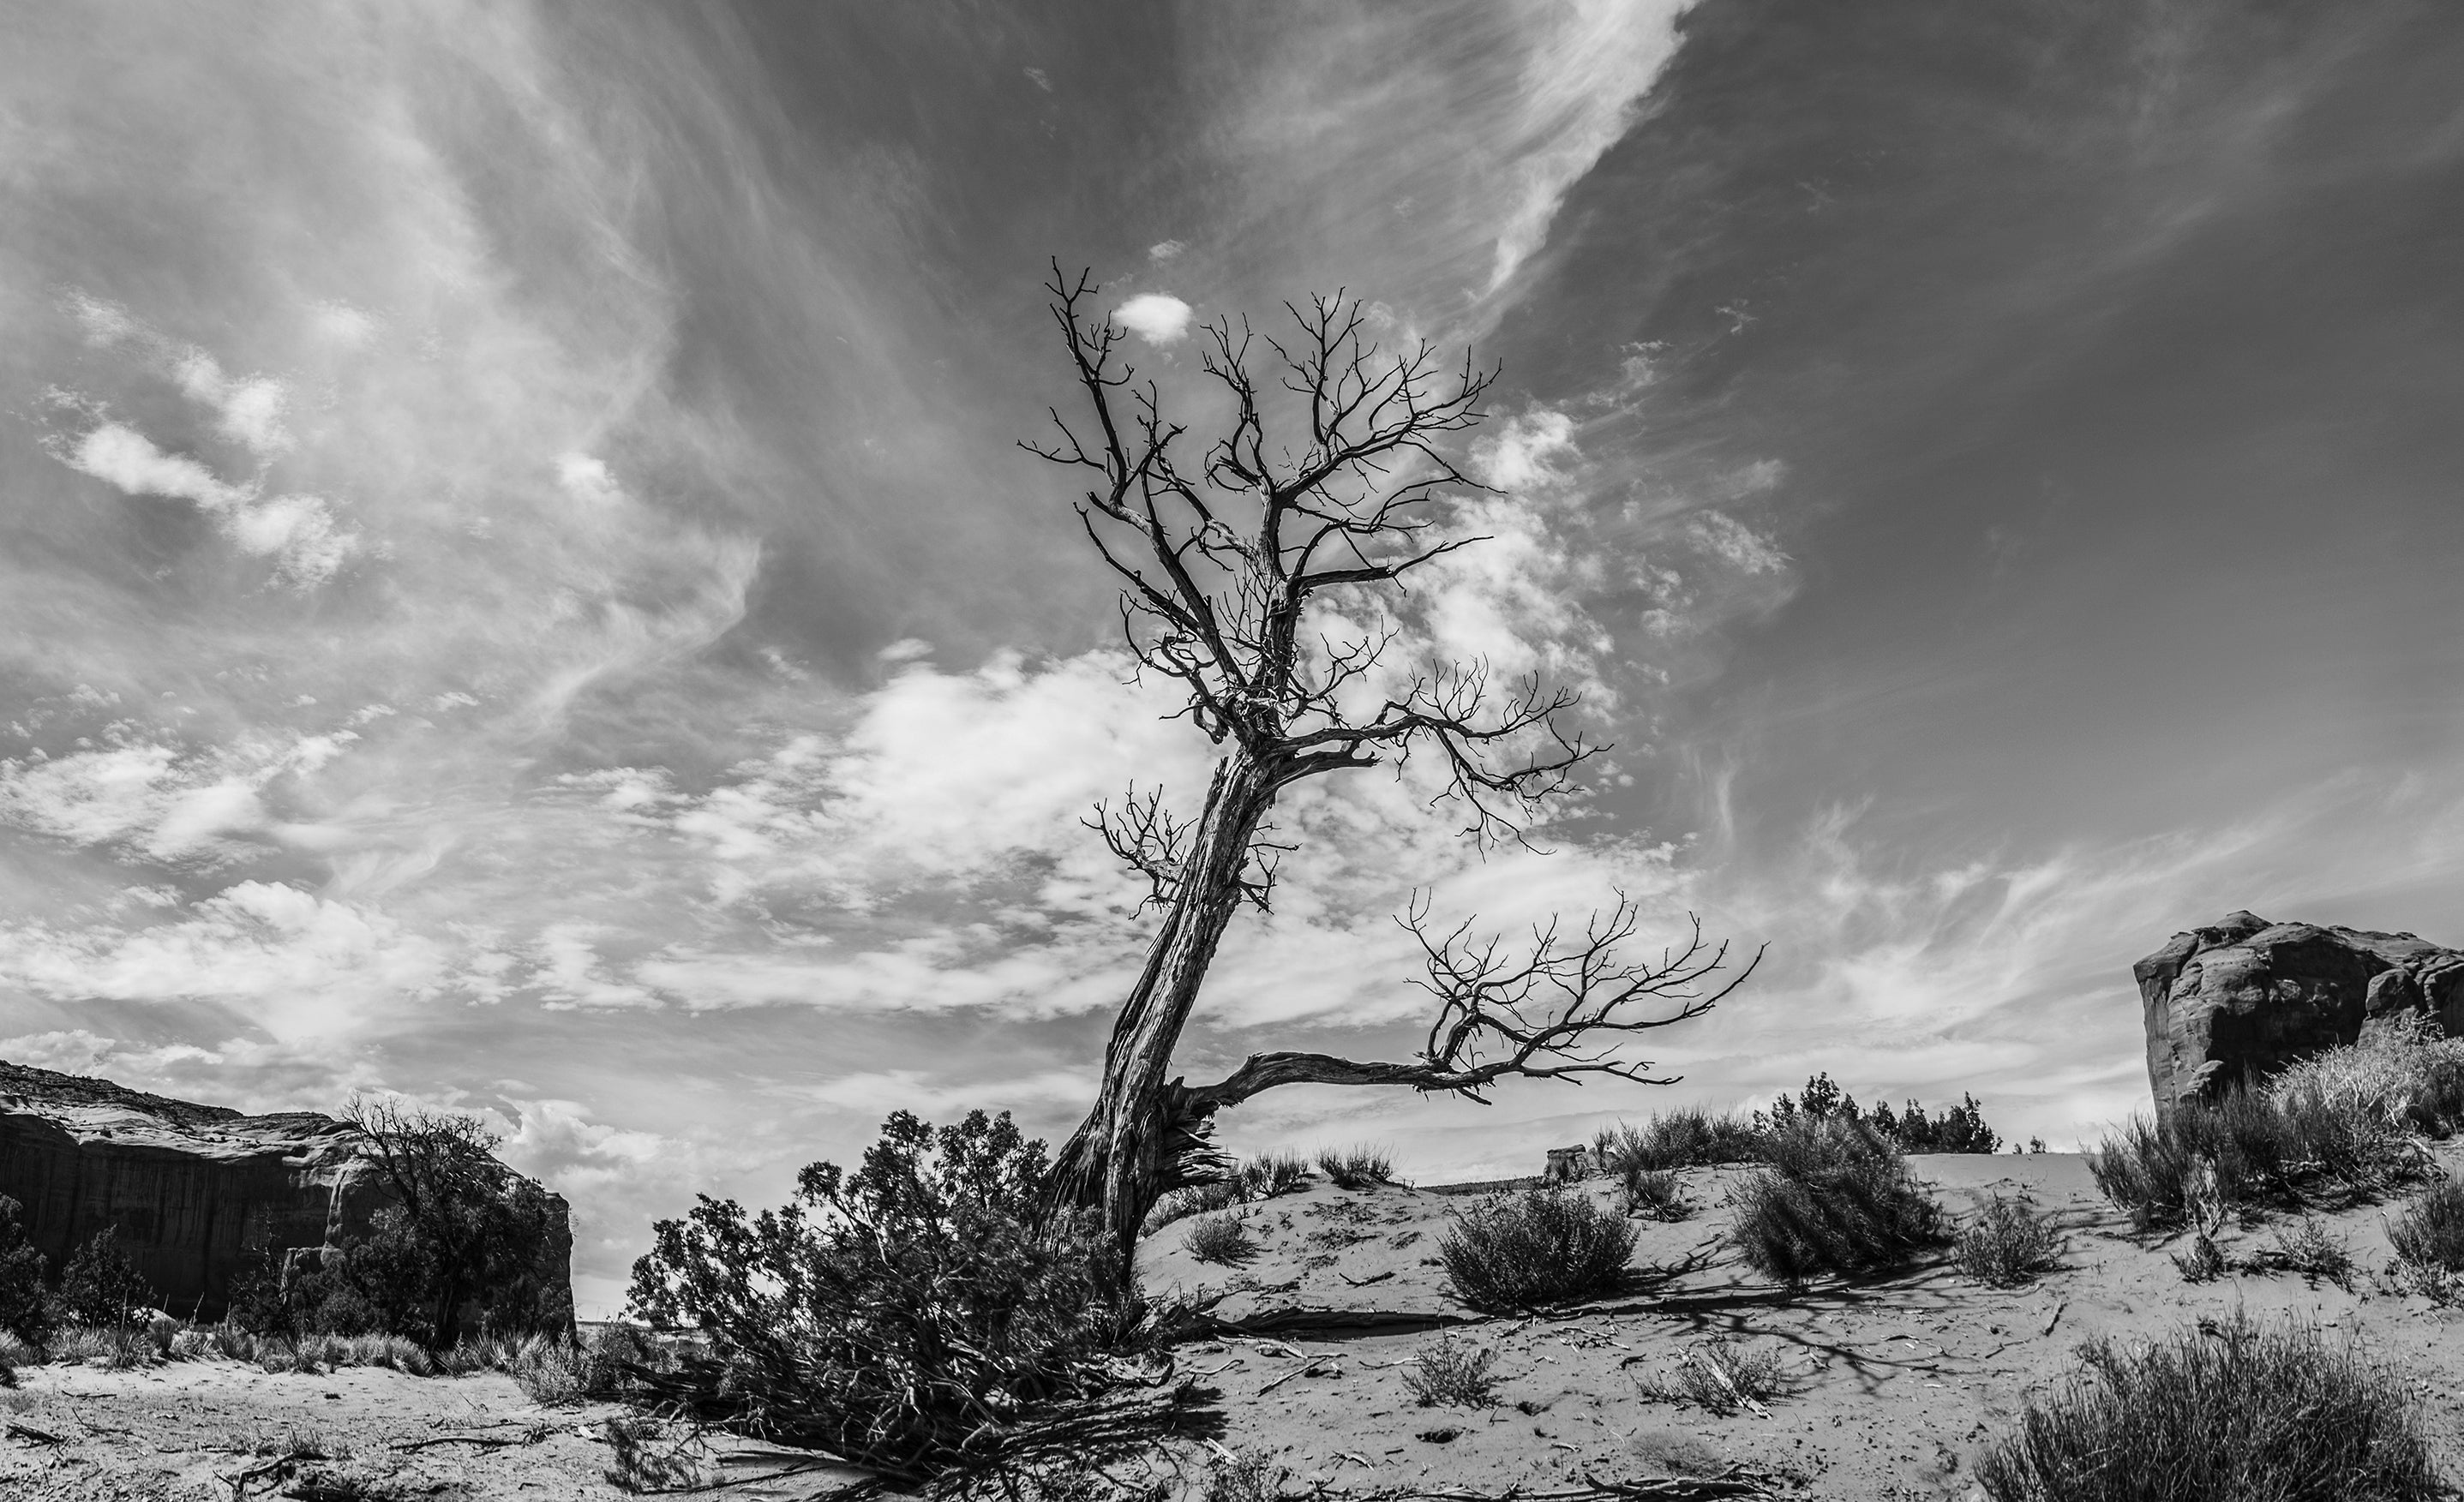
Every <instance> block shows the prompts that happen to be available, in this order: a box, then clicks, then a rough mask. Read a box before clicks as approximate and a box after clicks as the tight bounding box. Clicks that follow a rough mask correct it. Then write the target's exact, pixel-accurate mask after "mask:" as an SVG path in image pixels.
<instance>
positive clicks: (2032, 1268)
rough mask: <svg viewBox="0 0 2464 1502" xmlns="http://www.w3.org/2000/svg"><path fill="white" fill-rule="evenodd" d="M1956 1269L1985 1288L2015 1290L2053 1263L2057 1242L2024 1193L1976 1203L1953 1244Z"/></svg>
mask: <svg viewBox="0 0 2464 1502" xmlns="http://www.w3.org/2000/svg"><path fill="white" fill-rule="evenodd" d="M1955 1246H1956V1252H1955V1255H1956V1256H1957V1258H1958V1260H1959V1270H1960V1271H1961V1272H1963V1273H1967V1274H1968V1275H1969V1277H1972V1278H1974V1279H1975V1280H1976V1281H1978V1282H1979V1283H1982V1284H1984V1285H1985V1286H1986V1287H1988V1288H2016V1287H2018V1286H2019V1285H2020V1284H2022V1283H2025V1282H2027V1281H2028V1280H2029V1279H2031V1278H2033V1277H2035V1275H2036V1274H2037V1273H2042V1272H2044V1271H2045V1270H2047V1269H2049V1268H2051V1267H2052V1266H2053V1265H2054V1258H2055V1256H2056V1254H2057V1252H2060V1250H2061V1242H2060V1239H2059V1238H2058V1237H2057V1236H2056V1235H2055V1234H2054V1229H2053V1227H2052V1226H2050V1225H2048V1224H2047V1223H2046V1221H2045V1218H2044V1217H2043V1216H2042V1215H2039V1214H2038V1213H2037V1212H2036V1208H2035V1206H2034V1205H2032V1204H2030V1203H2029V1202H2028V1200H2027V1199H2026V1198H2025V1197H2024V1196H2018V1197H2010V1198H2006V1197H2004V1196H2002V1195H1999V1194H1996V1195H1993V1196H1991V1197H1990V1198H1989V1199H1987V1200H1986V1201H1985V1202H1984V1203H1983V1204H1982V1205H1980V1206H1979V1207H1977V1212H1976V1218H1975V1219H1974V1220H1971V1221H1969V1223H1968V1224H1967V1225H1966V1226H1964V1227H1962V1228H1960V1231H1959V1235H1958V1238H1957V1241H1956V1243H1955Z"/></svg>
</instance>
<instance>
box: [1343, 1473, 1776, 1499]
mask: <svg viewBox="0 0 2464 1502" xmlns="http://www.w3.org/2000/svg"><path fill="white" fill-rule="evenodd" d="M1774 1479H1775V1478H1773V1477H1771V1476H1770V1475H1767V1474H1765V1473H1764V1472H1762V1471H1759V1470H1749V1469H1747V1468H1745V1467H1743V1466H1731V1467H1729V1468H1728V1469H1727V1470H1725V1471H1722V1472H1721V1473H1720V1474H1719V1475H1717V1476H1700V1477H1698V1476H1654V1477H1647V1478H1644V1479H1641V1480H1637V1481H1600V1480H1597V1479H1595V1478H1588V1477H1587V1478H1586V1481H1585V1484H1584V1485H1582V1486H1579V1487H1563V1488H1558V1489H1556V1490H1553V1491H1538V1490H1534V1489H1530V1488H1524V1487H1509V1488H1507V1490H1506V1491H1473V1490H1472V1489H1471V1488H1469V1487H1395V1488H1388V1489H1383V1490H1380V1491H1353V1492H1349V1493H1345V1494H1346V1495H1348V1496H1349V1497H1351V1498H1352V1499H1353V1502H1697V1499H1709V1498H1714V1497H1772V1496H1777V1495H1778V1494H1779V1492H1778V1491H1777V1489H1776V1486H1775V1485H1774Z"/></svg>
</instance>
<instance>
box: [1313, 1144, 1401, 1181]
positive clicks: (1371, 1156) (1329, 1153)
mask: <svg viewBox="0 0 2464 1502" xmlns="http://www.w3.org/2000/svg"><path fill="white" fill-rule="evenodd" d="M1317 1171H1318V1172H1320V1173H1322V1174H1325V1175H1326V1176H1327V1179H1328V1181H1329V1182H1330V1183H1331V1184H1333V1185H1334V1186H1336V1187H1337V1188H1343V1189H1366V1188H1369V1187H1371V1186H1375V1185H1380V1184H1392V1183H1394V1182H1395V1158H1394V1155H1393V1154H1392V1153H1389V1152H1387V1151H1385V1150H1384V1149H1382V1148H1378V1147H1373V1146H1370V1145H1369V1144H1367V1143H1358V1144H1355V1145H1353V1146H1351V1147H1321V1148H1319V1149H1318V1151H1317Z"/></svg>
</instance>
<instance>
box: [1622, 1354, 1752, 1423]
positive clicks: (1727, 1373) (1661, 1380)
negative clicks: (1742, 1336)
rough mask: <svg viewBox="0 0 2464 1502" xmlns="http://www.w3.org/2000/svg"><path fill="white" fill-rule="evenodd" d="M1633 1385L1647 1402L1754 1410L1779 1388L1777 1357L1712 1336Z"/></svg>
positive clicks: (1640, 1376)
mask: <svg viewBox="0 0 2464 1502" xmlns="http://www.w3.org/2000/svg"><path fill="white" fill-rule="evenodd" d="M1635 1387H1636V1389H1637V1390H1638V1391H1639V1392H1640V1393H1641V1395H1642V1396H1643V1398H1644V1399H1645V1400H1646V1401H1649V1402H1654V1403H1690V1404H1695V1405H1696V1406H1698V1407H1703V1408H1708V1409H1709V1410H1711V1411H1712V1412H1713V1413H1718V1414H1730V1413H1735V1412H1737V1411H1739V1410H1740V1409H1744V1408H1757V1409H1759V1408H1760V1407H1761V1406H1762V1404H1763V1403H1764V1401H1765V1400H1767V1399H1771V1398H1775V1397H1778V1396H1779V1395H1780V1393H1781V1391H1782V1390H1783V1382H1782V1379H1781V1374H1780V1359H1779V1353H1778V1352H1776V1351H1771V1350H1749V1349H1748V1348H1747V1347H1745V1346H1743V1345H1740V1344H1738V1343H1737V1342H1736V1341H1734V1340H1730V1339H1727V1338H1726V1337H1724V1336H1715V1337H1713V1338H1712V1339H1708V1340H1705V1341H1704V1342H1703V1343H1702V1344H1700V1345H1697V1346H1694V1347H1692V1348H1690V1349H1688V1350H1687V1351H1686V1352H1685V1353H1684V1354H1683V1355H1682V1356H1680V1357H1679V1358H1678V1359H1677V1361H1676V1362H1675V1363H1674V1364H1673V1365H1671V1366H1670V1367H1669V1368H1668V1369H1667V1370H1666V1371H1664V1372H1658V1373H1653V1374H1649V1375H1643V1374H1638V1375H1637V1376H1636V1377H1635Z"/></svg>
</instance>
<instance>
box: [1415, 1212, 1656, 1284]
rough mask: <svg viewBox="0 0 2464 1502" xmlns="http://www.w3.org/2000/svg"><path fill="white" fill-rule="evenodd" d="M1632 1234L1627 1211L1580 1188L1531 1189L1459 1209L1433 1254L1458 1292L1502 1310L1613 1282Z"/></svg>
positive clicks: (1618, 1278)
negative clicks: (1599, 1202) (1602, 1203)
mask: <svg viewBox="0 0 2464 1502" xmlns="http://www.w3.org/2000/svg"><path fill="white" fill-rule="evenodd" d="M1634 1236H1635V1231H1634V1228H1633V1227H1632V1226H1631V1225H1628V1224H1627V1223H1626V1220H1625V1217H1623V1216H1622V1215H1619V1214H1617V1212H1616V1211H1614V1210H1611V1209H1608V1208H1605V1207H1602V1206H1600V1205H1597V1204H1595V1203H1594V1202H1593V1200H1592V1198H1591V1196H1589V1195H1587V1194H1584V1193H1582V1192H1581V1191H1579V1190H1564V1189H1529V1190H1526V1191H1524V1192H1523V1193H1521V1194H1515V1195H1502V1196H1498V1197H1495V1198H1492V1199H1488V1200H1485V1201H1483V1202H1482V1203H1480V1204H1479V1205H1477V1206H1475V1207H1474V1208H1471V1209H1468V1210H1465V1211H1463V1212H1462V1213H1461V1214H1459V1215H1458V1216H1457V1217H1456V1219H1455V1225H1454V1229H1453V1230H1449V1231H1447V1232H1446V1234H1445V1236H1444V1238H1443V1239H1442V1240H1441V1241H1440V1242H1439V1244H1438V1255H1439V1258H1440V1260H1441V1261H1442V1262H1443V1264H1444V1265H1445V1270H1446V1276H1447V1278H1448V1280H1450V1281H1451V1282H1452V1283H1453V1285H1454V1291H1455V1296H1456V1297H1458V1298H1461V1299H1462V1300H1463V1302H1464V1303H1466V1304H1469V1305H1470V1306H1471V1307H1473V1308H1474V1309H1479V1310H1485V1311H1486V1312H1488V1313H1491V1314H1501V1313H1505V1312H1507V1311H1510V1310H1518V1309H1530V1308H1536V1307H1538V1306H1540V1305H1543V1304H1552V1303H1559V1302H1563V1301H1564V1300H1567V1299H1571V1298H1580V1297H1583V1296H1585V1295H1592V1294H1602V1293H1607V1292H1609V1291H1610V1290H1612V1289H1614V1288H1616V1287H1617V1285H1618V1284H1619V1283H1620V1282H1622V1281H1623V1279H1624V1277H1625V1266H1626V1259H1627V1258H1629V1257H1631V1256H1632V1255H1633V1254H1634Z"/></svg>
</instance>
